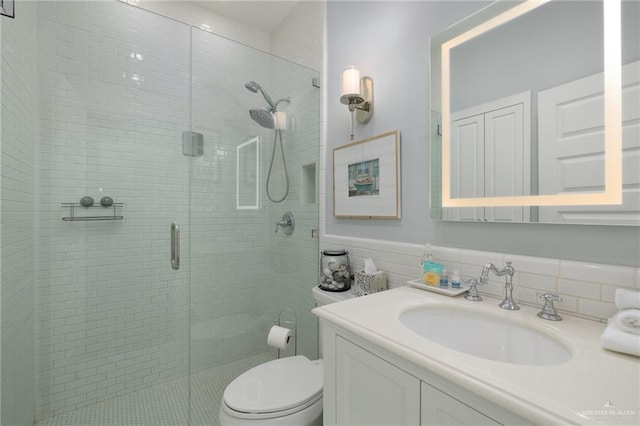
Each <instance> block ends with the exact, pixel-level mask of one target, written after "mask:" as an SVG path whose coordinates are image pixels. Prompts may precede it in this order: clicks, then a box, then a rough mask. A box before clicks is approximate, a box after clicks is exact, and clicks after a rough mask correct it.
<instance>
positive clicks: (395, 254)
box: [320, 235, 640, 321]
mask: <svg viewBox="0 0 640 426" xmlns="http://www.w3.org/2000/svg"><path fill="white" fill-rule="evenodd" d="M331 248H343V249H346V250H348V251H349V259H350V262H351V268H352V272H353V271H359V270H362V269H363V267H364V259H365V258H367V257H371V258H372V259H373V260H374V262H375V264H376V266H377V267H378V269H379V270H383V271H386V272H387V275H388V277H389V286H390V288H394V287H400V286H403V285H406V284H407V281H409V280H413V279H416V278H418V277H420V275H421V263H420V261H421V256H422V254H423V251H424V246H423V245H421V244H408V243H398V242H389V241H379V240H371V239H363V238H351V237H340V236H335V235H324V236H323V237H322V238H321V241H320V249H321V250H324V249H331ZM431 248H432V254H433V258H434V259H435V260H436V261H437V262H439V263H442V264H443V265H444V267H445V268H446V269H447V270H448V271H453V270H459V271H460V274H461V276H462V278H463V279H464V280H467V279H469V278H477V277H478V276H479V275H480V271H481V269H482V266H483V265H484V264H486V263H489V262H491V263H494V264H495V265H496V266H498V267H501V266H502V265H504V263H505V261H507V260H509V261H511V262H512V264H513V267H514V269H515V270H516V273H515V276H514V280H513V284H514V291H513V295H514V298H515V299H516V300H517V301H518V302H519V303H522V304H525V305H533V306H542V303H541V302H540V301H539V300H538V298H537V293H538V292H552V293H558V294H559V295H560V296H561V297H562V299H563V301H562V302H561V303H557V304H556V305H557V308H558V311H559V312H562V313H565V314H570V315H577V316H581V317H584V318H588V319H592V320H596V321H605V320H606V319H607V318H609V317H611V316H612V315H613V314H614V313H615V312H616V311H617V309H616V307H615V305H614V294H615V289H616V288H618V287H621V288H630V289H636V290H640V268H634V267H628V266H615V265H607V264H597V263H586V262H584V263H583V262H576V261H568V260H563V259H553V258H544V257H532V256H521V255H512V254H509V253H496V252H489V251H479V250H467V249H458V248H453V247H441V246H435V245H432V247H431ZM479 290H480V293H481V294H483V295H485V296H492V297H495V298H502V297H503V296H504V279H503V278H500V277H497V276H495V275H493V274H492V275H490V280H489V284H488V285H486V286H482V287H480V288H479Z"/></svg>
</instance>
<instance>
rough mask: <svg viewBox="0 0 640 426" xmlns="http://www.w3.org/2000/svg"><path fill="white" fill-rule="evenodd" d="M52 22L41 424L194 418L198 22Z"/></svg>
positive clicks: (42, 192)
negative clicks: (186, 148)
mask: <svg viewBox="0 0 640 426" xmlns="http://www.w3.org/2000/svg"><path fill="white" fill-rule="evenodd" d="M38 28H39V35H40V38H39V43H38V46H39V47H38V49H39V57H40V65H39V67H40V69H39V77H40V78H39V85H40V110H41V114H40V129H41V140H40V144H39V174H40V183H39V196H40V202H39V206H40V207H39V210H40V213H39V224H38V231H37V235H38V239H37V242H38V244H37V253H36V256H37V261H36V269H37V276H38V281H37V284H36V360H37V362H36V370H37V371H36V378H37V383H36V401H35V403H36V420H43V419H45V418H50V417H52V416H58V417H53V419H56V418H58V419H61V422H62V423H64V422H65V421H66V422H67V423H66V424H97V425H100V424H102V425H106V424H139V425H173V424H187V422H188V421H189V383H188V380H189V338H188V336H189V302H190V293H189V292H190V287H189V286H190V270H189V262H188V259H189V247H190V243H189V240H188V237H189V232H188V229H189V225H190V223H189V202H190V199H189V173H190V169H189V168H190V159H189V157H186V156H184V155H183V154H182V133H183V132H184V131H187V130H189V128H190V103H189V94H190V84H191V80H190V43H191V35H190V29H189V26H187V25H184V24H181V23H178V22H176V21H173V20H170V19H167V18H163V17H160V16H158V15H155V14H152V13H149V12H146V11H144V10H141V9H138V8H135V7H131V6H129V5H126V4H123V3H120V2H115V1H113V2H71V1H70V2H63V1H60V2H40V3H39V4H38ZM83 197H91V198H92V199H93V203H94V204H93V206H91V207H85V206H83V205H80V204H79V203H80V200H81V199H82V198H83ZM107 197H108V198H110V199H112V200H113V202H115V203H118V205H117V207H115V211H116V213H115V214H112V211H113V209H114V207H113V206H112V207H103V206H102V205H101V200H102V202H103V203H108V198H107ZM85 201H86V203H87V204H88V198H85ZM63 203H72V204H71V205H72V207H70V206H69V205H68V204H63ZM72 210H73V212H72ZM72 215H73V217H74V220H61V218H62V217H71V216H72ZM98 217H101V220H95V219H96V218H98ZM173 222H177V223H179V224H180V225H181V226H182V233H181V237H182V241H181V249H182V260H183V261H182V264H181V267H180V269H177V270H176V269H173V268H172V263H171V257H170V253H171V239H172V233H171V224H172V223H173ZM185 259H187V261H185ZM47 424H55V421H53V422H48V423H47Z"/></svg>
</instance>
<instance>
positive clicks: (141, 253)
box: [1, 1, 319, 425]
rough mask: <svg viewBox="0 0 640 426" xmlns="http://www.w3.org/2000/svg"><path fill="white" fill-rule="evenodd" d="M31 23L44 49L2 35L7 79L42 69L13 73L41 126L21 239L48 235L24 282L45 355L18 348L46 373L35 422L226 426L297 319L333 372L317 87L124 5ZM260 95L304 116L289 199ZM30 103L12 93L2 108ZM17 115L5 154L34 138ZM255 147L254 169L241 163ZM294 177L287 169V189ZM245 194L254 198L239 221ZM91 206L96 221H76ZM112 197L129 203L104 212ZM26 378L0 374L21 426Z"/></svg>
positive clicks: (275, 63) (36, 394) (5, 350)
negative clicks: (257, 114)
mask: <svg viewBox="0 0 640 426" xmlns="http://www.w3.org/2000/svg"><path fill="white" fill-rule="evenodd" d="M21 12H22V13H23V15H22V16H23V18H22V19H24V20H29V19H31V21H32V23H33V24H35V26H34V27H37V32H36V34H37V38H36V39H32V40H31V44H30V45H29V44H24V43H26V41H25V40H24V38H23V36H24V37H27V36H26V33H22V34H21V32H23V31H25V30H24V28H23V27H18V26H11V25H9V26H7V24H6V22H3V27H2V34H3V38H2V43H3V64H5V63H8V62H6V61H5V59H6V60H8V59H10V58H11V57H10V55H11V54H14V53H15V52H16V51H17V50H19V49H24V50H27V49H28V48H29V47H30V46H31V47H32V48H34V49H35V50H34V53H33V54H32V55H31V56H29V54H27V55H26V57H24V56H23V57H22V58H21V60H22V61H23V62H20V63H16V62H15V61H14V62H13V63H11V64H9V67H10V68H11V69H17V70H18V69H19V67H21V66H24V67H25V69H26V68H28V66H29V61H32V62H33V63H32V65H33V66H34V67H35V76H34V77H35V78H34V79H33V80H34V81H33V82H31V81H30V80H29V79H28V78H27V77H24V76H20V75H19V73H17V72H16V73H11V74H8V73H5V70H6V69H3V92H5V90H4V89H5V84H7V82H8V81H12V80H13V81H14V82H18V83H19V84H21V85H24V86H25V87H30V88H32V90H33V91H34V93H33V99H34V100H35V101H36V104H34V105H31V107H30V108H27V109H26V110H24V111H23V110H21V111H22V112H21V113H22V114H24V115H25V116H32V117H35V118H34V120H33V122H34V123H35V128H36V129H35V130H34V131H33V133H34V134H33V135H32V140H34V142H33V147H34V153H35V154H34V157H35V158H34V164H33V169H32V170H31V171H29V172H28V173H29V174H30V178H29V179H30V181H31V182H32V186H33V189H28V188H26V187H25V189H24V190H25V191H27V192H29V191H31V192H32V196H33V200H35V201H33V203H34V206H35V217H34V219H33V221H32V223H31V224H28V223H27V224H26V225H24V227H25V232H26V233H28V232H29V230H28V229H27V228H29V227H32V229H31V232H32V238H31V239H30V240H29V241H30V244H31V245H32V246H31V248H30V250H31V251H32V255H31V256H32V257H31V259H32V266H31V268H32V270H30V271H27V272H30V274H31V275H30V276H31V277H32V278H33V281H34V282H35V284H31V285H32V286H34V287H32V288H31V290H28V289H27V290H25V291H24V301H20V303H24V306H25V307H26V306H28V304H29V303H31V304H32V306H34V308H33V311H32V312H33V314H32V317H31V318H30V319H29V320H30V321H31V322H29V324H31V323H32V324H33V332H32V335H33V340H32V343H31V345H29V344H28V343H24V344H23V346H22V347H20V346H14V350H16V351H19V350H21V349H22V348H28V347H29V346H31V351H32V353H31V354H29V353H27V354H21V355H22V358H23V359H25V360H30V361H31V362H32V363H33V365H34V368H33V372H32V376H33V377H34V382H35V389H33V390H32V391H33V395H32V397H33V398H35V407H34V410H35V414H34V416H35V420H36V423H37V424H42V425H45V424H46V425H53V424H91V425H107V424H109V425H111V424H117V425H121V424H122V425H124V424H138V425H140V424H149V425H174V424H194V425H195V424H215V423H216V414H217V408H218V403H219V398H220V396H221V391H222V390H223V389H224V386H225V385H226V383H228V382H229V381H230V380H232V379H233V377H234V376H235V375H236V374H238V373H240V372H241V371H243V370H245V369H247V368H249V367H251V366H252V365H255V364H257V363H260V362H263V361H265V360H267V359H270V358H273V356H274V353H272V352H270V351H269V350H268V348H267V346H266V335H267V332H268V330H269V328H270V327H271V326H272V325H273V321H274V320H275V319H276V318H277V317H278V315H279V313H280V312H281V311H282V310H284V309H285V308H290V309H293V310H294V311H295V313H296V316H297V340H298V341H297V348H298V353H299V354H304V355H306V356H308V357H310V358H315V357H317V345H316V342H317V329H316V323H315V320H314V318H313V316H312V315H311V314H310V312H309V311H310V310H311V308H312V307H313V303H312V298H311V288H312V287H313V286H314V285H315V284H316V283H315V281H316V271H317V253H318V251H317V240H316V239H315V238H312V232H311V230H312V229H314V228H317V227H318V206H317V185H316V181H317V178H316V175H317V163H318V145H319V144H318V142H319V90H318V89H317V88H316V87H314V86H313V85H312V80H313V78H315V77H317V76H318V73H317V72H316V71H314V70H310V69H307V68H304V67H302V66H299V65H295V64H293V63H290V62H288V61H285V60H283V59H279V58H276V57H274V56H272V55H270V54H267V53H265V52H262V51H259V50H256V49H253V48H250V47H247V46H245V45H242V44H240V43H236V42H234V41H231V40H228V39H225V38H223V37H220V36H217V35H215V34H212V33H210V32H207V31H203V30H201V29H198V28H194V27H191V26H189V25H186V24H183V23H180V22H177V21H174V20H171V19H168V18H165V17H162V16H159V15H156V14H152V13H149V12H147V11H144V10H141V9H139V8H136V7H132V6H130V5H127V4H124V3H120V2H116V1H104V2H92V1H89V2H63V1H59V2H52V1H43V2H38V3H37V4H35V5H30V6H29V7H27V6H25V9H22V10H21ZM18 18H20V15H19V14H18V15H17V18H16V21H17V19H18ZM23 22H25V21H23ZM11 24H12V23H11ZM34 27H30V28H31V29H32V28H34ZM31 37H33V36H31ZM27 38H28V37H27ZM27 41H29V40H27ZM36 58H37V59H36ZM27 75H28V74H27ZM248 81H259V82H260V83H261V84H262V85H264V87H266V88H268V90H269V92H270V93H272V94H273V96H274V97H275V98H284V97H285V96H286V97H290V103H288V104H287V103H285V102H283V103H281V104H280V105H279V106H278V109H279V110H281V111H285V112H286V113H287V117H288V124H287V128H286V129H283V130H282V131H281V136H282V144H281V146H282V147H283V150H284V154H285V155H286V161H287V167H288V171H289V175H288V179H289V194H288V196H287V197H286V199H285V200H284V201H283V202H281V203H279V204H275V203H272V202H271V201H269V200H268V199H267V197H266V193H265V181H266V177H267V176H266V172H267V171H268V169H269V161H270V153H271V149H272V144H273V143H274V129H269V128H264V127H261V126H259V125H257V124H256V123H255V122H254V121H253V120H252V119H251V117H250V115H249V111H250V109H252V108H255V107H259V106H261V105H263V103H262V99H261V98H259V97H256V96H255V94H254V93H251V92H249V91H247V90H246V89H245V83H247V82H248ZM32 84H33V85H32ZM19 98H20V96H19V95H17V94H16V95H15V96H14V94H12V93H9V94H8V95H6V96H5V93H3V98H2V105H3V112H4V111H6V110H7V107H15V106H16V105H17V104H20V103H21V101H20V100H19ZM12 102H13V103H14V104H16V105H13V104H11V103H12ZM14 119H15V117H14V116H13V115H6V114H3V115H2V128H3V156H4V155H5V152H6V149H5V128H7V129H9V128H12V126H15V127H16V128H18V127H20V126H19V125H18V124H17V123H15V122H12V120H14ZM191 134H201V135H202V142H203V143H202V153H201V155H200V153H194V152H193V151H191V150H189V149H187V148H188V147H183V136H184V135H191ZM12 136H13V134H10V135H9V139H11V137H12ZM247 142H251V143H255V145H251V146H252V147H255V149H254V150H253V151H251V152H252V153H253V154H252V155H250V156H243V157H242V159H240V158H239V157H238V155H241V154H240V153H243V152H244V151H243V150H242V149H240V148H239V147H243V146H245V145H244V144H245V143H247ZM183 149H184V151H183ZM3 164H4V159H3ZM283 171H284V168H283V163H282V160H281V159H280V158H279V157H276V159H275V163H274V165H273V171H272V176H271V183H270V185H271V187H272V191H273V192H276V193H277V194H280V191H281V188H282V190H283V189H284V185H285V174H284V172H283ZM10 172H11V171H3V176H7V174H8V173H10ZM15 173H16V174H19V173H18V172H17V171H16V172H15ZM10 177H11V176H10ZM29 179H26V181H29ZM240 181H241V182H242V184H241V185H240V184H238V182H240ZM243 188H244V189H247V188H250V189H254V190H255V191H256V194H257V198H256V202H255V203H253V204H251V203H249V204H248V205H247V206H243V207H242V208H241V206H240V203H239V201H238V200H239V199H240V198H239V197H240V196H239V191H241V190H243ZM5 193H6V192H4V193H3V201H4V197H5ZM85 196H90V197H92V198H93V199H94V200H95V204H94V206H92V207H90V208H88V207H82V206H74V204H75V203H79V200H80V199H81V198H82V197H85ZM103 197H110V198H112V199H113V201H114V202H115V203H117V204H116V205H115V206H112V207H108V208H107V207H102V206H100V200H101V199H102V198H103ZM285 211H291V212H293V213H294V214H295V216H296V229H295V232H294V233H293V234H292V235H285V234H284V233H282V232H279V233H274V226H275V224H276V223H277V222H278V221H279V220H280V218H281V216H282V214H283V213H284V212H285ZM69 217H73V218H74V219H73V220H61V219H62V218H69ZM97 217H100V219H101V220H94V219H95V218H97ZM172 223H176V224H178V225H179V227H180V251H181V253H180V260H181V261H180V268H179V269H175V268H173V267H172V263H171V257H170V253H171V239H172V234H171V225H172ZM3 231H4V229H3ZM174 237H175V235H174ZM3 238H4V236H3ZM3 245H4V244H3ZM27 249H29V247H27ZM3 258H4V254H3ZM173 266H175V264H174V265H173ZM29 268H30V266H29V265H25V266H24V269H25V270H28V269H29ZM3 273H4V266H3ZM25 281H27V280H25ZM3 286H4V274H3ZM24 288H27V287H24ZM29 298H31V300H27V299H29ZM2 309H3V312H2V315H3V321H2V323H1V326H2V332H3V336H4V335H5V334H6V335H11V333H12V332H13V331H16V330H17V329H15V327H20V326H17V325H15V321H7V320H6V318H5V317H6V316H7V315H11V310H10V309H9V308H7V307H5V306H4V299H3V306H2ZM16 310H18V309H16ZM27 312H31V311H27ZM14 320H15V318H14ZM12 327H13V328H12ZM20 331H21V332H22V331H25V330H20ZM3 340H4V337H3ZM11 350H12V349H11V347H8V346H7V345H3V346H2V354H3V358H2V359H3V361H4V360H9V361H10V360H12V359H13V358H20V357H21V355H17V354H15V353H12V352H11ZM23 364H24V365H22V366H21V367H20V368H23V369H24V368H27V367H26V365H27V364H28V362H27V361H25V362H24V363H23ZM10 367H11V366H10V365H7V366H5V365H4V364H3V367H2V370H1V373H2V376H3V377H2V388H3V389H2V393H1V397H2V400H3V404H2V419H3V420H5V421H7V422H10V421H11V420H12V417H11V416H13V415H14V414H15V413H12V410H11V409H10V408H9V405H10V402H11V398H13V397H12V396H11V395H9V393H8V392H7V391H6V390H8V389H12V387H13V389H21V392H24V393H25V394H23V395H22V396H25V397H29V395H28V393H29V389H28V387H29V386H30V385H29V386H26V387H25V386H22V384H21V383H20V382H19V381H20V376H17V375H12V374H10V372H9V370H8V368H10ZM22 388H25V389H24V390H22ZM19 397H20V395H18V396H16V397H15V398H16V399H18V398H19ZM22 404H23V405H24V404H28V403H25V402H22ZM15 418H17V417H14V419H15ZM3 423H4V422H3ZM7 424H9V423H7ZM12 424H13V423H12Z"/></svg>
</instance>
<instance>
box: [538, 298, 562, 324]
mask: <svg viewBox="0 0 640 426" xmlns="http://www.w3.org/2000/svg"><path fill="white" fill-rule="evenodd" d="M538 299H539V300H541V301H544V306H543V307H542V310H541V311H540V312H538V316H539V317H540V318H542V319H546V320H549V321H562V317H561V316H560V315H558V313H557V312H556V307H555V306H554V305H553V302H562V297H560V296H558V295H557V294H555V293H538Z"/></svg>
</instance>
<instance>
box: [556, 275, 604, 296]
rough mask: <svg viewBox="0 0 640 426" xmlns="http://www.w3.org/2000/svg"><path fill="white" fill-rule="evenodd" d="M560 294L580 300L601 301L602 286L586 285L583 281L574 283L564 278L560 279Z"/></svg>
mask: <svg viewBox="0 0 640 426" xmlns="http://www.w3.org/2000/svg"><path fill="white" fill-rule="evenodd" d="M558 292H560V293H564V294H571V295H573V296H577V297H580V298H588V299H594V300H599V299H600V285H599V284H592V283H586V282H583V281H573V280H567V279H564V278H560V279H558Z"/></svg>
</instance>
